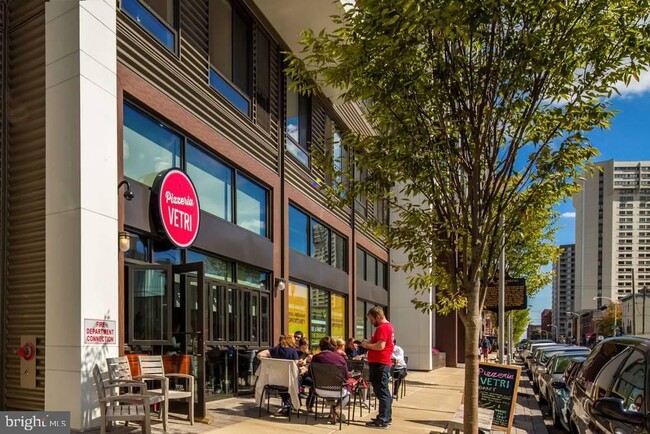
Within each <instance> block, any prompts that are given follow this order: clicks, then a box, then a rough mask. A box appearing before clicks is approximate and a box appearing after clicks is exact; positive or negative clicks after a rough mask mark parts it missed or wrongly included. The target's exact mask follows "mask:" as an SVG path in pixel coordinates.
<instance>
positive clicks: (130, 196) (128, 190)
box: [117, 179, 135, 200]
mask: <svg viewBox="0 0 650 434" xmlns="http://www.w3.org/2000/svg"><path fill="white" fill-rule="evenodd" d="M123 185H126V191H125V192H124V199H126V200H131V199H133V198H134V197H135V194H133V192H132V191H131V185H130V184H129V181H127V180H126V179H124V180H122V181H121V182H120V183H119V184H117V190H118V191H119V189H120V187H121V186H123Z"/></svg>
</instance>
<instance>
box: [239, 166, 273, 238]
mask: <svg viewBox="0 0 650 434" xmlns="http://www.w3.org/2000/svg"><path fill="white" fill-rule="evenodd" d="M267 197H268V193H267V190H266V189H265V188H263V187H261V186H260V185H258V184H257V183H255V182H253V181H251V180H250V179H248V178H246V177H245V176H242V175H241V174H239V173H238V174H237V225H238V226H241V227H243V228H244V229H248V230H249V231H251V232H254V233H256V234H258V235H261V236H263V237H266V236H267V228H266V225H267Z"/></svg>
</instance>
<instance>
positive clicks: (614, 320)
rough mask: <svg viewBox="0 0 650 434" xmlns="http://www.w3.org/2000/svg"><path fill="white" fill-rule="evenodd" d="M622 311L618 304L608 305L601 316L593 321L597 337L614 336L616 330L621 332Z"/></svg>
mask: <svg viewBox="0 0 650 434" xmlns="http://www.w3.org/2000/svg"><path fill="white" fill-rule="evenodd" d="M622 322H623V309H622V306H621V304H620V303H611V302H610V303H609V304H608V305H607V309H605V310H604V311H603V313H602V316H601V317H600V318H599V319H597V320H594V326H595V328H596V332H597V333H598V334H599V335H603V336H605V337H607V336H614V335H615V334H616V330H622V328H623V327H622V324H621V323H622Z"/></svg>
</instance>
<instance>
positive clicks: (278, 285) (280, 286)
mask: <svg viewBox="0 0 650 434" xmlns="http://www.w3.org/2000/svg"><path fill="white" fill-rule="evenodd" d="M285 287H286V283H285V281H284V279H280V278H279V277H276V278H275V289H276V290H277V291H284V288H285Z"/></svg>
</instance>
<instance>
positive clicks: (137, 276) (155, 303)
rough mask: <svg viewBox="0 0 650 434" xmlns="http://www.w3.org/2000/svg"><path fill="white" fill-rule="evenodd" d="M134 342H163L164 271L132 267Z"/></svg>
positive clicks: (166, 296)
mask: <svg viewBox="0 0 650 434" xmlns="http://www.w3.org/2000/svg"><path fill="white" fill-rule="evenodd" d="M132 279H133V286H132V288H133V291H132V294H131V296H132V297H133V298H132V300H131V302H132V306H133V307H132V309H133V310H132V314H133V340H134V341H167V340H168V338H169V330H168V326H167V324H168V321H169V318H168V316H169V312H168V306H169V294H168V293H167V292H168V291H167V272H166V270H156V269H146V270H137V269H136V270H133V273H132Z"/></svg>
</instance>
